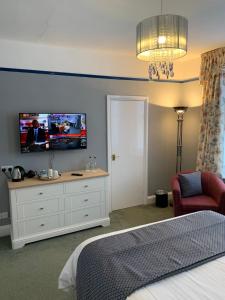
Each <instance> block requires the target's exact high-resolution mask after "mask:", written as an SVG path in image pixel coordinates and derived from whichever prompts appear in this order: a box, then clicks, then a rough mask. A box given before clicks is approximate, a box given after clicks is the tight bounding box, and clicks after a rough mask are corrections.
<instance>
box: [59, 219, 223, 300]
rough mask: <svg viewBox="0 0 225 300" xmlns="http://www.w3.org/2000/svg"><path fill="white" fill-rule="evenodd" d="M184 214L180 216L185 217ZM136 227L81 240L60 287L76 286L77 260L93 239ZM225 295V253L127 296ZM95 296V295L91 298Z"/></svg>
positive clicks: (157, 299) (149, 299)
mask: <svg viewBox="0 0 225 300" xmlns="http://www.w3.org/2000/svg"><path fill="white" fill-rule="evenodd" d="M182 217H183V216H180V217H177V218H182ZM168 220H169V219H167V220H164V221H159V222H155V223H151V224H145V225H141V226H136V227H132V228H129V229H125V230H120V231H115V232H111V233H108V234H103V235H99V236H96V237H93V238H90V239H88V240H86V241H84V242H83V243H81V244H80V245H79V246H78V247H77V248H76V249H75V251H74V252H73V253H72V255H71V256H70V258H69V259H68V261H67V262H66V264H65V266H64V268H63V270H62V272H61V274H60V276H59V284H58V287H59V289H64V290H68V289H70V288H72V289H76V287H75V282H76V270H77V261H78V258H79V255H80V253H81V251H82V249H83V248H84V247H85V246H86V245H87V244H89V243H91V242H93V241H96V240H98V239H102V238H104V237H107V236H112V235H116V234H119V233H123V232H127V231H130V230H134V229H137V228H141V227H145V226H149V225H152V224H157V223H161V222H166V221H168ZM224 299H225V256H223V257H221V258H218V259H216V260H213V261H211V262H208V263H206V264H204V265H202V266H199V267H196V268H194V269H191V270H189V271H185V272H183V273H180V274H177V275H174V276H171V277H169V278H166V279H163V280H161V281H158V282H156V283H153V284H149V285H147V286H146V287H144V288H141V289H139V290H137V291H136V292H134V293H132V294H131V295H130V296H129V297H128V298H127V300H224ZM90 300H91V299H90Z"/></svg>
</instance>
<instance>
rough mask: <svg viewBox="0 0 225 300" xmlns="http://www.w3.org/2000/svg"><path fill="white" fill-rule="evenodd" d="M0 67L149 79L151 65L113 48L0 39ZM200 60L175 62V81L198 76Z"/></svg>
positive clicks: (133, 55) (131, 54)
mask: <svg viewBox="0 0 225 300" xmlns="http://www.w3.org/2000/svg"><path fill="white" fill-rule="evenodd" d="M0 49H1V55H0V66H1V67H6V68H21V69H32V70H48V71H59V72H60V71H61V72H72V73H82V74H98V75H109V76H123V77H138V78H148V64H147V63H145V62H142V61H140V60H138V59H137V58H136V55H135V47H134V51H133V53H125V52H120V51H116V49H113V50H112V51H111V52H110V51H105V50H103V49H101V47H100V46H99V49H85V48H84V49H82V48H68V47H67V48H64V47H56V46H50V45H46V44H45V45H44V44H40V43H28V42H19V41H12V40H3V39H0ZM199 62H200V58H197V59H195V60H191V61H185V60H184V59H183V58H181V59H179V60H176V61H175V62H174V70H175V77H174V79H177V80H183V79H189V78H193V77H198V76H199Z"/></svg>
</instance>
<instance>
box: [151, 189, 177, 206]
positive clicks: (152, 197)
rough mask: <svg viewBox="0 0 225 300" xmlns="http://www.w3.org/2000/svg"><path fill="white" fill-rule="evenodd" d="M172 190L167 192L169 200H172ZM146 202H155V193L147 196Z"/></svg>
mask: <svg viewBox="0 0 225 300" xmlns="http://www.w3.org/2000/svg"><path fill="white" fill-rule="evenodd" d="M172 199H173V197H172V192H168V200H169V202H170V201H172ZM147 204H155V195H150V196H148V199H147Z"/></svg>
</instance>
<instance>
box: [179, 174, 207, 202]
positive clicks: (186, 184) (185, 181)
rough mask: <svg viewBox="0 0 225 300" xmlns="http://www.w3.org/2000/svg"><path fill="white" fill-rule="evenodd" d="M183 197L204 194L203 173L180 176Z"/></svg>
mask: <svg viewBox="0 0 225 300" xmlns="http://www.w3.org/2000/svg"><path fill="white" fill-rule="evenodd" d="M178 178H179V182H180V188H181V194H182V197H184V198H185V197H190V196H196V195H200V194H202V181H201V172H193V173H188V174H179V175H178Z"/></svg>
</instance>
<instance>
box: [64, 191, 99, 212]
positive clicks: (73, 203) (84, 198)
mask: <svg viewBox="0 0 225 300" xmlns="http://www.w3.org/2000/svg"><path fill="white" fill-rule="evenodd" d="M101 195H102V192H92V193H82V194H80V195H78V194H77V195H71V196H67V197H66V199H65V210H69V211H71V210H76V209H80V208H84V207H89V206H97V205H99V204H100V202H101Z"/></svg>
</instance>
